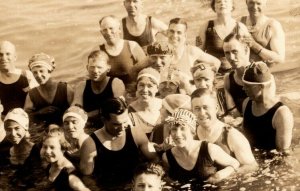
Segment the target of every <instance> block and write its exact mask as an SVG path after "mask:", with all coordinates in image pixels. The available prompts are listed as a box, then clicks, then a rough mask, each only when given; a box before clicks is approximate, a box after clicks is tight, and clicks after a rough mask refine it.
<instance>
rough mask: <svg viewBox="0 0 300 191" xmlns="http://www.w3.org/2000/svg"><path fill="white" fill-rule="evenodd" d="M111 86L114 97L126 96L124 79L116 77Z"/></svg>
mask: <svg viewBox="0 0 300 191" xmlns="http://www.w3.org/2000/svg"><path fill="white" fill-rule="evenodd" d="M111 86H112V92H113V95H114V97H120V96H125V92H126V90H125V85H124V83H123V81H122V80H120V79H119V78H114V79H113V81H112V84H111Z"/></svg>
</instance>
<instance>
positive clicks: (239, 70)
mask: <svg viewBox="0 0 300 191" xmlns="http://www.w3.org/2000/svg"><path fill="white" fill-rule="evenodd" d="M248 65H250V62H249V61H248V63H247V64H245V65H243V66H241V67H239V68H237V69H235V73H236V75H237V77H238V78H239V79H240V80H242V77H243V75H244V72H245V68H246V66H248Z"/></svg>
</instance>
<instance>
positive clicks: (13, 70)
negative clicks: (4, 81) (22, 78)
mask: <svg viewBox="0 0 300 191" xmlns="http://www.w3.org/2000/svg"><path fill="white" fill-rule="evenodd" d="M0 73H1V75H2V76H4V77H8V78H9V77H11V76H13V75H15V74H16V73H17V68H16V67H11V68H10V69H9V70H7V71H5V72H4V71H2V72H0Z"/></svg>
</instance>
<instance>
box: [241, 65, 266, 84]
mask: <svg viewBox="0 0 300 191" xmlns="http://www.w3.org/2000/svg"><path fill="white" fill-rule="evenodd" d="M271 79H272V74H271V71H270V69H269V67H268V66H267V64H266V63H264V62H262V61H259V62H254V63H252V64H250V65H249V66H248V67H247V68H246V70H245V72H244V76H243V79H242V80H243V82H244V83H246V84H265V83H269V82H271Z"/></svg>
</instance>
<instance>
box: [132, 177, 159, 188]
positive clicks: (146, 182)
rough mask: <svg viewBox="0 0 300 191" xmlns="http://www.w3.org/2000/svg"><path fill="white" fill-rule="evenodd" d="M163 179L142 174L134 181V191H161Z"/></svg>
mask: <svg viewBox="0 0 300 191" xmlns="http://www.w3.org/2000/svg"><path fill="white" fill-rule="evenodd" d="M161 190H162V181H161V178H160V177H159V176H157V175H155V174H145V173H143V174H141V175H139V176H137V177H136V178H135V180H134V185H133V191H161Z"/></svg>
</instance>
